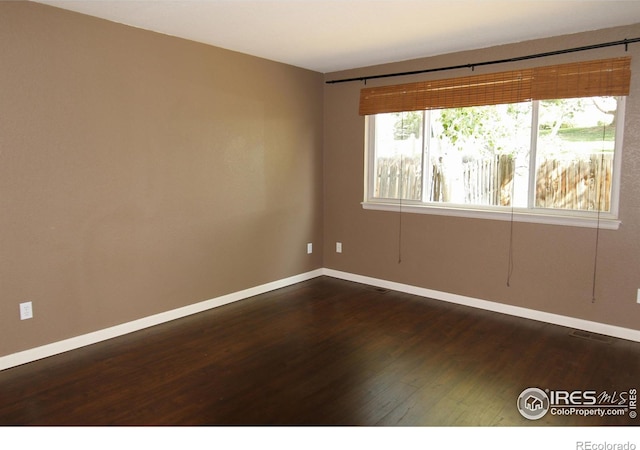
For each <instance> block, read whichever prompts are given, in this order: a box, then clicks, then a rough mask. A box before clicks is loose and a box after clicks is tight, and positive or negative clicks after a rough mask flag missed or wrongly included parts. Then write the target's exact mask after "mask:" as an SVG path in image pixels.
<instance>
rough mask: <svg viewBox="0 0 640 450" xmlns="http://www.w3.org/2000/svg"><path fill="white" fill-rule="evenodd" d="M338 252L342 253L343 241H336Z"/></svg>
mask: <svg viewBox="0 0 640 450" xmlns="http://www.w3.org/2000/svg"><path fill="white" fill-rule="evenodd" d="M336 253H342V242H336Z"/></svg>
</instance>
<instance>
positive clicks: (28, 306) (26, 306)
mask: <svg viewBox="0 0 640 450" xmlns="http://www.w3.org/2000/svg"><path fill="white" fill-rule="evenodd" d="M31 318H33V304H32V303H31V302H24V303H20V320H26V319H31Z"/></svg>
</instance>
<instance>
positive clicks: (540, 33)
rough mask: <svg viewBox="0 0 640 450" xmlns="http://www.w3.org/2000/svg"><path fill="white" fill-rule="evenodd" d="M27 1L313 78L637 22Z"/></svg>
mask: <svg viewBox="0 0 640 450" xmlns="http://www.w3.org/2000/svg"><path fill="white" fill-rule="evenodd" d="M34 1H37V2H39V3H46V4H49V5H53V6H56V7H60V8H65V9H69V10H73V11H77V12H81V13H84V14H89V15H92V16H97V17H101V18H104V19H108V20H111V21H114V22H119V23H124V24H127V25H132V26H135V27H139V28H143V29H147V30H153V31H157V32H160V33H164V34H168V35H172V36H178V37H182V38H186V39H190V40H193V41H198V42H203V43H206V44H210V45H214V46H217V47H222V48H226V49H230V50H235V51H238V52H242V53H246V54H250V55H254V56H259V57H262V58H267V59H270V60H274V61H279V62H283V63H287V64H291V65H294V66H298V67H303V68H306V69H311V70H314V71H317V72H322V73H328V72H333V71H338V70H344V69H351V68H356V67H363V66H369V65H375V64H381V63H387V62H395V61H403V60H407V59H413V58H419V57H426V56H433V55H438V54H444V53H450V52H455V51H460V50H471V49H477V48H483V47H489V46H493V45H500V44H507V43H513V42H520V41H525V40H529V39H535V38H540V37H546V36H558V35H563V34H569V33H575V32H580V31H588V30H596V29H601V28H608V27H613V26H618V25H629V24H634V23H640V1H637V0H634V1H617V0H601V1H582V0H566V1H550V0H542V1H541V0H537V1H525V0H503V1H496V0H173V1H168V0H135V1H134V0H34ZM636 37H638V36H627V38H636Z"/></svg>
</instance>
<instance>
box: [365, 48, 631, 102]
mask: <svg viewBox="0 0 640 450" xmlns="http://www.w3.org/2000/svg"><path fill="white" fill-rule="evenodd" d="M630 66H631V58H629V57H625V58H613V59H602V60H597V61H586V62H577V63H570V64H560V65H555V66H546V67H537V68H533V69H523V70H513V71H509V72H500V73H492V74H486V75H476V76H468V77H460V78H449V79H444V80H435V81H420V82H416V83H408V84H401V85H395V86H381V87H373V88H364V89H362V91H361V92H360V115H369V114H379V113H389V112H401V111H417V110H423V109H439V108H461V107H466V106H481V105H496V104H502V103H516V102H523V101H529V100H547V99H557V98H576V97H595V96H624V95H628V94H629V84H630V81H631V69H630Z"/></svg>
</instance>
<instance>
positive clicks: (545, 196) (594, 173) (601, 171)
mask: <svg viewBox="0 0 640 450" xmlns="http://www.w3.org/2000/svg"><path fill="white" fill-rule="evenodd" d="M612 166H613V155H612V154H591V155H587V156H586V157H585V158H583V159H574V160H557V159H547V160H544V161H543V162H542V164H541V165H540V167H539V168H538V170H537V176H536V206H537V207H540V208H564V209H576V210H586V211H597V210H598V206H599V207H600V211H609V209H610V208H611V170H612Z"/></svg>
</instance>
